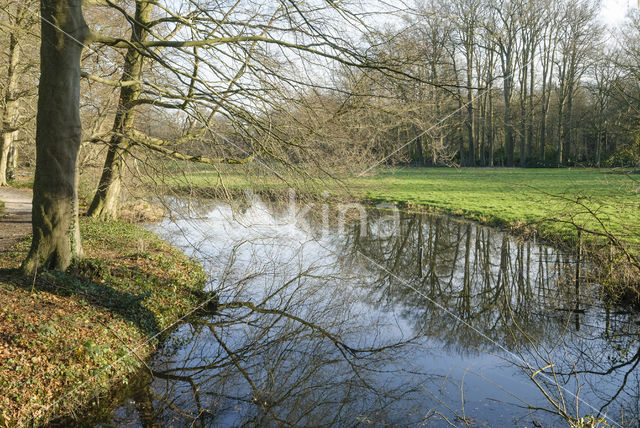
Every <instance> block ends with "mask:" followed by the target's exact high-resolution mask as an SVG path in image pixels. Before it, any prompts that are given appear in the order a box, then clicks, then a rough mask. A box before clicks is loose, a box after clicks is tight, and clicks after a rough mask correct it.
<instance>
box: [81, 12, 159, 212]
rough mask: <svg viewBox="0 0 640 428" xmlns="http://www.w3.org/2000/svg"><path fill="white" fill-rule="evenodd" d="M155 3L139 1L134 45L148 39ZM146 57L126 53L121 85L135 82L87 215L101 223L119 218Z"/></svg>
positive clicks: (123, 97)
mask: <svg viewBox="0 0 640 428" xmlns="http://www.w3.org/2000/svg"><path fill="white" fill-rule="evenodd" d="M152 9H153V3H149V2H143V1H136V14H135V20H134V25H133V33H132V35H131V41H132V42H136V41H137V42H142V41H145V40H146V39H147V36H148V34H149V31H148V30H147V24H148V23H149V19H150V17H151V11H152ZM143 59H144V56H143V55H142V54H141V52H140V51H139V50H138V49H136V48H135V47H133V45H131V46H130V47H129V49H128V50H127V55H126V56H125V62H124V72H123V74H122V81H132V82H135V83H134V84H132V85H127V86H123V87H122V88H121V89H120V99H119V100H118V110H117V112H116V117H115V119H114V122H113V129H112V131H113V136H112V137H111V140H110V141H109V150H108V152H107V158H106V159H105V163H104V167H103V168H102V175H101V177H100V182H99V184H98V190H97V191H96V194H95V195H94V197H93V200H92V201H91V205H90V206H89V211H88V215H89V216H90V217H96V218H101V219H105V220H108V219H111V218H113V217H115V216H116V215H117V210H118V200H119V198H120V189H121V188H122V169H123V167H124V161H125V158H126V156H127V154H128V153H129V148H130V147H131V142H130V141H129V140H128V139H127V138H125V137H123V134H124V133H125V132H126V131H127V130H129V129H132V128H133V125H134V120H135V106H136V101H137V100H138V98H139V97H140V93H141V87H140V78H141V76H142V66H143Z"/></svg>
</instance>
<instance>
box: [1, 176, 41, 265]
mask: <svg viewBox="0 0 640 428" xmlns="http://www.w3.org/2000/svg"><path fill="white" fill-rule="evenodd" d="M32 197H33V195H32V192H31V190H29V189H25V190H23V189H12V188H10V187H0V201H2V202H4V204H5V206H4V211H3V212H2V214H1V215H0V267H2V253H3V252H5V251H7V249H8V248H9V247H11V245H13V244H14V243H15V242H16V241H18V240H20V239H21V238H22V237H24V236H26V235H28V234H29V233H31V198H32Z"/></svg>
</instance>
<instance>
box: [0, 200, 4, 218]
mask: <svg viewBox="0 0 640 428" xmlns="http://www.w3.org/2000/svg"><path fill="white" fill-rule="evenodd" d="M3 212H4V202H2V201H0V215H2V213H3Z"/></svg>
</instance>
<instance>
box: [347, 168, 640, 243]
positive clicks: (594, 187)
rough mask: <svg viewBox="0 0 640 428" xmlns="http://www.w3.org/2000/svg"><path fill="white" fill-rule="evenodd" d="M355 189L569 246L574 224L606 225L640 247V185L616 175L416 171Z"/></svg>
mask: <svg viewBox="0 0 640 428" xmlns="http://www.w3.org/2000/svg"><path fill="white" fill-rule="evenodd" d="M638 178H640V176H638ZM356 183H357V184H358V185H359V186H358V187H360V188H364V189H366V190H365V191H364V195H365V196H366V197H367V198H368V199H371V200H374V201H388V202H400V203H404V204H409V205H413V206H416V205H417V206H420V205H422V206H429V207H433V208H435V209H438V210H441V211H443V212H446V213H451V214H457V215H461V216H464V217H467V218H471V219H475V220H478V221H480V222H482V223H486V224H492V225H498V226H512V227H517V226H518V225H521V224H526V225H528V226H530V227H533V228H535V229H536V230H537V231H538V232H539V233H540V234H541V235H545V236H547V237H556V238H559V239H561V240H563V241H564V240H570V239H573V238H574V237H575V234H576V228H575V227H574V226H573V225H572V224H569V223H568V222H573V223H576V224H578V225H582V226H584V227H586V228H591V229H594V230H600V231H602V226H603V225H604V226H605V227H606V229H607V230H609V231H610V232H612V233H613V234H616V235H619V236H622V237H623V238H624V240H625V242H627V243H628V244H629V245H631V246H634V247H636V249H637V246H638V244H640V216H638V215H637V213H638V208H639V207H640V198H639V197H638V193H637V192H638V188H639V187H640V183H637V182H636V181H634V176H632V175H625V174H619V173H614V172H612V171H610V170H595V169H578V170H570V169H458V170H456V169H444V168H442V169H428V168H409V169H403V170H399V171H383V172H381V173H379V174H376V175H373V176H368V177H363V178H358V179H356ZM581 204H583V205H584V206H582V205H581ZM587 209H591V210H593V214H595V215H596V217H598V218H599V219H600V220H601V221H602V225H600V224H598V221H597V219H596V218H594V216H593V215H592V214H591V213H589V212H588V211H587Z"/></svg>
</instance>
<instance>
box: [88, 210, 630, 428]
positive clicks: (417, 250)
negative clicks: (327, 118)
mask: <svg viewBox="0 0 640 428" xmlns="http://www.w3.org/2000/svg"><path fill="white" fill-rule="evenodd" d="M173 205H174V207H175V209H176V214H174V215H172V216H171V217H170V218H168V219H167V220H165V221H164V222H163V223H161V224H159V225H157V226H154V230H155V231H156V232H157V233H158V234H159V235H160V236H162V237H163V238H164V239H166V240H167V241H169V242H171V243H172V244H174V245H176V246H178V247H180V248H181V249H183V250H184V251H185V252H186V253H187V254H189V255H191V256H193V257H195V258H197V259H199V260H200V261H201V262H202V263H203V264H204V266H205V269H206V270H207V271H208V273H209V284H208V287H209V288H210V290H215V291H216V292H217V293H218V296H219V307H218V309H217V311H216V312H215V313H213V314H211V313H210V314H203V313H199V314H198V315H194V316H192V317H190V318H189V321H188V322H184V323H183V324H181V325H180V326H179V327H178V328H177V329H176V330H175V331H174V332H173V333H172V334H171V337H170V338H169V340H167V342H166V343H165V344H164V345H163V347H162V348H161V349H160V350H159V352H158V353H157V354H156V356H155V357H154V358H153V359H152V361H151V362H150V367H151V368H152V369H153V373H154V375H153V377H150V379H149V380H148V381H147V382H144V385H143V386H142V387H140V388H139V390H137V391H136V392H135V393H134V394H133V395H132V396H131V397H129V398H128V399H127V400H126V402H125V403H124V404H123V405H122V406H121V407H120V408H118V409H115V410H114V411H113V413H112V415H111V420H110V421H107V422H104V423H102V424H101V426H145V425H146V426H153V425H156V426H336V427H342V426H360V425H362V426H422V425H425V426H529V427H531V426H566V425H567V423H566V422H565V420H564V419H563V418H562V416H564V417H565V418H567V417H575V416H576V415H578V416H580V417H582V416H586V415H599V416H600V417H606V418H607V419H606V420H607V422H608V423H609V424H611V425H612V426H618V425H622V426H637V425H638V415H639V414H640V399H639V398H638V397H639V396H640V370H638V369H637V366H638V364H639V362H640V344H639V341H638V339H639V333H640V326H639V321H638V320H639V319H640V317H639V316H638V315H637V314H633V313H631V312H629V311H624V310H621V309H620V308H615V307H609V305H608V304H607V303H606V302H605V301H603V300H601V299H600V298H599V295H598V291H599V290H600V287H599V286H598V285H597V284H589V283H588V281H587V280H585V279H581V280H580V283H579V287H578V288H576V272H577V271H580V272H581V277H583V278H584V277H588V275H586V273H587V272H586V268H584V267H581V268H579V269H576V265H575V263H574V261H573V260H572V258H571V257H569V256H565V255H563V254H562V253H560V252H558V251H555V250H553V249H552V248H549V247H547V246H545V245H541V244H539V243H535V242H527V241H525V242H522V241H519V240H518V239H516V238H514V237H511V236H509V235H507V234H505V233H502V232H499V231H497V230H495V229H491V228H486V227H481V226H478V225H476V224H473V223H469V222H464V221H460V220H458V219H454V218H451V217H446V216H433V215H427V214H412V213H406V212H396V213H395V214H394V213H393V212H391V211H388V210H379V209H367V210H366V216H364V217H363V221H359V220H358V221H348V222H346V223H347V224H346V225H341V224H339V223H340V222H339V221H327V220H328V218H329V217H328V216H327V215H325V214H326V213H325V212H320V210H319V209H318V210H313V209H312V210H309V211H308V212H303V213H300V215H298V217H296V216H295V215H292V213H291V212H289V211H288V209H287V208H286V207H279V206H272V205H269V204H264V203H261V202H259V201H253V203H250V204H245V205H244V206H243V207H242V208H236V209H233V208H232V207H230V206H229V205H227V204H225V203H220V202H213V201H210V202H202V201H201V202H200V203H199V206H197V207H193V206H191V205H190V206H188V207H187V206H186V205H182V203H181V202H176V201H174V202H173ZM356 211H357V210H356ZM303 214H304V218H302V216H303Z"/></svg>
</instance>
